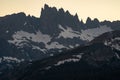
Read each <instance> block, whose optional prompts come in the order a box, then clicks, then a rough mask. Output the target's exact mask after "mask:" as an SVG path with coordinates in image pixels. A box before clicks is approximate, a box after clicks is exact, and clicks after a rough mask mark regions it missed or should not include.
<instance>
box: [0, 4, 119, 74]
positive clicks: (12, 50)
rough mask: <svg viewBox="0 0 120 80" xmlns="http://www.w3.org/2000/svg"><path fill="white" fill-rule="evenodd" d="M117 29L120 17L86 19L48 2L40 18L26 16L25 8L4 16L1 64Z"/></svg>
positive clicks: (56, 51)
mask: <svg viewBox="0 0 120 80" xmlns="http://www.w3.org/2000/svg"><path fill="white" fill-rule="evenodd" d="M115 30H120V21H113V22H110V21H103V22H100V21H99V20H98V19H94V20H91V18H89V17H88V18H87V21H86V23H83V21H82V20H81V21H80V20H79V18H78V15H77V14H75V15H71V14H70V12H69V11H64V9H63V8H61V9H56V8H55V7H49V6H48V5H47V4H45V6H44V8H42V10H41V15H40V18H36V17H34V16H30V15H29V16H26V14H25V13H23V12H21V13H18V14H12V15H6V16H4V17H0V51H1V53H0V65H3V63H4V62H6V64H8V63H9V62H10V63H11V62H13V63H14V62H15V63H18V62H23V61H35V60H40V59H43V58H46V57H50V56H54V55H56V54H60V53H61V52H64V51H66V50H69V49H73V48H75V47H78V46H80V45H83V44H87V43H89V42H90V41H92V40H93V39H95V38H96V37H98V36H99V35H101V34H103V33H105V32H109V31H115ZM6 64H5V65H6ZM1 70H3V67H2V68H0V72H1Z"/></svg>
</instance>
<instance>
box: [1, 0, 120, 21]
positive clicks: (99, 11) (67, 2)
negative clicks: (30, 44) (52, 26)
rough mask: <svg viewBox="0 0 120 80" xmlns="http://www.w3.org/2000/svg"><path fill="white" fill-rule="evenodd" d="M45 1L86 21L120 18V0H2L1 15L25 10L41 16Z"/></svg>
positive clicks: (27, 12)
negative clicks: (89, 19) (89, 18)
mask: <svg viewBox="0 0 120 80" xmlns="http://www.w3.org/2000/svg"><path fill="white" fill-rule="evenodd" d="M45 3H46V4H48V5H49V6H51V7H53V6H55V7H57V9H59V8H61V7H62V8H64V9H65V10H69V11H70V13H71V14H73V15H74V14H75V13H77V14H78V16H79V19H83V20H84V21H85V20H86V18H87V17H91V18H92V19H93V18H98V19H99V20H101V21H103V20H111V21H113V20H120V0H0V16H4V15H8V14H12V13H18V12H25V13H26V14H27V15H28V14H30V15H34V16H36V17H39V16H40V11H41V8H42V7H43V6H44V4H45Z"/></svg>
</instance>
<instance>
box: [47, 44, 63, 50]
mask: <svg viewBox="0 0 120 80" xmlns="http://www.w3.org/2000/svg"><path fill="white" fill-rule="evenodd" d="M46 48H47V49H54V48H57V49H62V48H65V46H63V45H62V44H59V43H58V42H52V43H51V44H50V45H48V44H46Z"/></svg>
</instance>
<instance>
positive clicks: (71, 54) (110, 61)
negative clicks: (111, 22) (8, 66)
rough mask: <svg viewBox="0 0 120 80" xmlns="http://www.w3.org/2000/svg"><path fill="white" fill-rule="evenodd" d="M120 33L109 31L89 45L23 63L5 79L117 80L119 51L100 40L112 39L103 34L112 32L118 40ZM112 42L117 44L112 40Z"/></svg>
mask: <svg viewBox="0 0 120 80" xmlns="http://www.w3.org/2000/svg"><path fill="white" fill-rule="evenodd" d="M119 32H120V31H113V32H107V33H105V34H103V35H101V36H99V37H97V38H95V39H94V40H93V41H91V42H90V43H89V44H86V45H82V46H80V47H77V48H75V49H72V50H69V51H66V52H63V53H61V54H60V55H57V56H54V57H50V58H47V59H43V60H40V61H35V62H32V63H28V64H26V65H24V64H23V65H21V66H19V67H17V68H16V69H15V70H14V71H13V72H10V74H9V75H6V76H5V78H6V79H7V80H49V79H50V80H81V79H82V80H115V79H117V80H118V79H120V76H119V74H120V67H119V66H120V57H119V56H120V50H118V49H117V48H116V47H111V46H109V45H106V43H104V41H101V40H100V41H98V39H101V38H102V40H105V41H106V40H109V39H108V37H103V36H106V35H109V33H110V34H111V35H110V36H112V37H111V38H112V39H114V40H113V41H115V40H117V42H119V41H120V39H119V38H120V34H119ZM109 38H110V37H109ZM96 40H97V41H96ZM115 42H116V41H115ZM111 45H114V43H112V42H111ZM116 46H117V45H116ZM3 79H4V78H3Z"/></svg>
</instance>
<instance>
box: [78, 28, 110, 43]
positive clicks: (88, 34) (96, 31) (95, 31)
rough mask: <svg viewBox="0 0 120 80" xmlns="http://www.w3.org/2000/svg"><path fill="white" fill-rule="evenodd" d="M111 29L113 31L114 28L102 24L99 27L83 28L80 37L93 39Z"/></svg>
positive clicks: (88, 39)
mask: <svg viewBox="0 0 120 80" xmlns="http://www.w3.org/2000/svg"><path fill="white" fill-rule="evenodd" d="M109 31H112V29H111V28H110V27H107V26H100V27H97V28H92V29H87V30H81V34H80V38H81V39H82V40H86V41H91V40H93V39H94V38H95V37H97V36H99V35H101V34H103V33H105V32H109Z"/></svg>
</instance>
